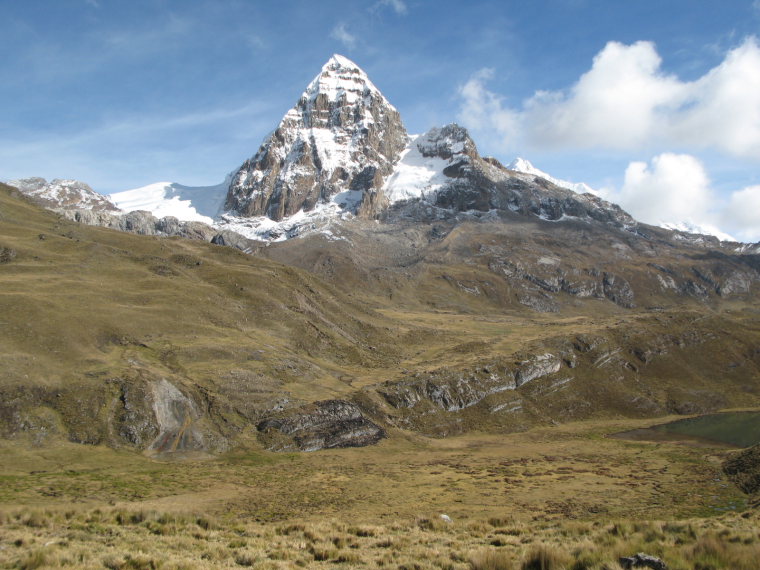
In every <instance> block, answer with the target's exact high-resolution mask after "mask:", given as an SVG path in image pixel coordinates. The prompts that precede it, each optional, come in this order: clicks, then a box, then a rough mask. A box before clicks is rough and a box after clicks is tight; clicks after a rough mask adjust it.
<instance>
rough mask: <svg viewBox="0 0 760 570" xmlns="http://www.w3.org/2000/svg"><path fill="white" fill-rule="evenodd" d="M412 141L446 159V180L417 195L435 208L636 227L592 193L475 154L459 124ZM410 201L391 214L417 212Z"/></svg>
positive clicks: (425, 152) (426, 153)
mask: <svg viewBox="0 0 760 570" xmlns="http://www.w3.org/2000/svg"><path fill="white" fill-rule="evenodd" d="M415 144H416V145H417V148H418V149H419V150H420V153H421V154H422V156H424V157H436V158H440V159H443V160H447V161H449V163H448V165H447V166H446V167H445V168H444V169H443V174H444V175H445V176H446V177H447V178H448V180H447V181H446V183H445V184H443V186H442V187H441V188H440V189H438V190H437V191H436V192H435V195H434V196H433V197H425V198H423V199H422V201H429V202H431V203H432V205H434V206H435V207H437V208H440V209H443V210H448V211H450V212H452V213H456V212H466V211H471V210H475V211H481V212H487V211H489V210H502V211H509V212H516V213H519V214H522V215H524V216H536V217H538V218H541V219H544V220H548V221H560V220H564V219H573V218H578V219H583V220H594V221H597V222H601V223H604V224H610V225H612V226H614V227H617V228H624V229H626V230H629V231H635V229H636V227H637V223H636V221H635V220H634V219H633V218H632V217H631V216H630V215H628V214H627V213H626V212H625V211H623V210H622V209H621V208H620V207H619V206H617V205H615V204H612V203H610V202H607V201H605V200H602V199H601V198H599V197H597V196H594V195H592V194H577V193H575V192H573V191H572V190H568V189H566V188H560V187H559V186H556V185H554V184H552V183H551V182H549V181H547V180H544V179H543V178H539V177H536V176H533V175H530V174H523V173H519V172H516V171H512V170H508V169H507V168H505V167H504V166H502V164H501V163H500V162H499V161H497V160H494V159H490V158H489V159H484V158H481V156H480V154H479V153H478V150H477V147H476V145H475V143H474V142H473V140H472V139H471V138H470V136H469V134H468V132H467V130H466V129H464V128H463V127H460V126H459V125H456V124H450V125H446V126H445V127H442V128H434V129H431V130H430V131H428V132H427V133H426V134H424V135H422V136H421V137H420V138H419V139H418V140H417V141H415ZM410 202H411V203H405V204H403V205H401V206H400V207H398V208H396V210H397V212H396V214H397V215H400V217H405V218H408V217H414V216H415V215H418V214H414V213H412V212H413V211H414V210H415V206H414V202H415V201H414V200H412V201H410ZM410 207H411V209H410ZM441 214H442V212H437V215H438V216H440V215H441ZM444 215H445V214H444ZM393 217H395V216H393V215H391V216H390V218H391V219H392V218H393Z"/></svg>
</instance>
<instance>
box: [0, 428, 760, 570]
mask: <svg viewBox="0 0 760 570" xmlns="http://www.w3.org/2000/svg"><path fill="white" fill-rule="evenodd" d="M662 421H664V420H663V419H659V420H657V421H655V420H651V419H650V420H607V421H603V420H600V421H587V422H579V423H570V424H565V425H559V426H555V427H548V428H540V429H534V430H531V431H528V432H525V433H517V434H508V435H491V434H488V435H485V434H470V435H468V436H462V437H454V438H449V439H443V440H431V439H425V438H421V437H419V436H414V435H410V434H408V433H405V432H404V433H402V432H398V433H395V434H393V437H391V438H390V439H388V440H385V441H383V442H382V443H381V444H380V445H378V446H375V447H370V448H362V449H342V450H333V451H321V452H316V453H311V454H273V453H268V452H263V451H259V450H250V451H237V452H233V453H229V454H227V455H223V456H220V457H215V458H205V459H201V458H184V460H182V461H162V462H158V461H154V460H151V459H148V458H146V457H142V456H139V455H135V454H134V453H131V452H125V451H113V450H110V449H107V448H101V447H87V446H79V445H74V444H61V445H57V446H53V445H48V446H45V447H37V448H34V447H30V446H29V445H28V443H27V442H16V443H8V442H4V443H2V450H1V451H2V455H3V457H4V461H3V468H2V473H1V474H0V477H1V478H0V567H2V568H42V567H71V568H103V567H106V568H159V567H160V568H177V569H178V568H225V567H245V566H249V567H256V568H296V567H333V566H334V567H341V568H353V567H357V568H363V567H367V568H380V567H384V568H474V569H478V568H534V567H535V568H541V567H542V566H541V565H540V564H539V565H531V564H532V563H533V562H536V561H537V560H540V559H543V560H544V562H545V563H544V566H543V567H544V568H573V569H582V568H589V569H591V568H596V569H599V570H601V569H603V568H608V569H615V568H617V567H618V566H617V563H616V561H617V560H618V558H619V557H620V556H632V555H633V554H635V553H637V552H646V553H648V554H652V555H655V556H659V557H661V558H662V559H663V560H665V561H666V562H667V563H668V567H669V568H676V569H678V568H683V569H686V568H689V569H691V568H700V569H704V570H706V569H708V568H715V569H718V568H748V569H749V568H756V560H758V559H760V533H758V523H760V516H758V512H757V510H756V509H752V508H751V507H748V501H747V497H746V496H745V495H742V494H741V492H740V491H739V490H738V489H737V488H736V487H735V486H734V485H733V484H731V482H730V481H728V480H726V478H725V476H724V475H723V473H722V471H721V468H720V464H721V462H722V460H723V459H724V458H725V457H726V456H727V454H730V453H731V452H730V450H727V449H725V448H717V447H693V446H687V445H680V444H677V443H649V442H640V441H638V442H633V441H625V440H620V439H614V438H608V437H606V436H607V435H609V434H611V433H615V432H618V431H622V430H627V429H632V428H637V427H643V426H647V425H651V424H653V423H661V422H662ZM441 515H446V516H447V517H448V518H450V519H451V522H448V521H447V520H444V518H442V516H441ZM537 564H538V563H537Z"/></svg>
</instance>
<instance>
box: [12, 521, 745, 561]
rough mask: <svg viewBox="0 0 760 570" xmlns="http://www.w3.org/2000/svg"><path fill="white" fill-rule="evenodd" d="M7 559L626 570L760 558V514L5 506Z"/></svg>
mask: <svg viewBox="0 0 760 570" xmlns="http://www.w3.org/2000/svg"><path fill="white" fill-rule="evenodd" d="M0 522H1V524H0V537H1V538H0V568H24V569H31V568H59V567H65V568H110V569H128V568H145V569H153V568H162V569H167V570H169V569H175V570H179V569H190V568H239V567H253V568H273V569H274V568H307V567H308V568H313V567H317V568H404V569H428V568H430V569H434V568H441V569H452V570H453V569H473V570H486V569H524V570H529V569H533V568H536V569H544V570H559V569H572V570H582V569H589V570H592V569H596V570H604V569H606V570H616V569H618V568H619V566H618V563H617V560H618V559H619V558H620V557H621V556H631V555H633V554H635V553H637V552H646V553H648V554H652V555H655V556H658V557H660V558H662V559H663V560H665V561H666V562H667V564H668V568H671V569H674V570H679V569H683V570H686V569H690V570H691V569H700V570H707V569H716V570H717V569H721V568H731V569H737V570H742V569H747V570H750V569H756V568H757V561H758V560H760V534H759V533H758V522H760V517H758V515H757V513H746V514H744V515H737V514H731V515H724V516H722V517H719V518H714V519H691V520H682V521H639V522H631V521H594V522H590V521H587V522H572V521H560V522H553V523H541V524H528V523H525V522H520V521H516V520H514V519H513V518H511V517H509V516H507V517H505V518H498V517H494V518H491V519H489V520H487V521H484V520H470V521H457V520H455V521H453V522H447V521H445V520H443V519H442V518H440V517H439V516H438V515H431V516H430V517H426V518H418V519H416V520H399V521H397V522H396V523H393V524H390V525H378V524H355V523H353V524H352V523H348V522H345V521H340V520H310V521H298V522H283V523H278V524H274V523H255V522H250V521H248V522H241V521H237V522H231V521H225V520H223V519H218V518H215V517H209V516H206V515H191V514H177V513H173V514H172V513H160V512H156V511H132V510H124V509H94V510H83V511H73V510H69V511H49V510H29V509H22V510H18V511H13V512H5V513H3V514H2V518H1V521H0Z"/></svg>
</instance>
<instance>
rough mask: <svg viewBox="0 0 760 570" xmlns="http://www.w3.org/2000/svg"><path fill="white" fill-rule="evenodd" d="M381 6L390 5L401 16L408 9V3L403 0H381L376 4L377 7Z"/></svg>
mask: <svg viewBox="0 0 760 570" xmlns="http://www.w3.org/2000/svg"><path fill="white" fill-rule="evenodd" d="M380 6H389V7H390V8H392V9H393V11H394V12H396V14H398V15H399V16H403V15H404V14H406V11H407V7H406V3H405V2H404V1H403V0H380V1H379V2H378V3H377V4H375V7H380Z"/></svg>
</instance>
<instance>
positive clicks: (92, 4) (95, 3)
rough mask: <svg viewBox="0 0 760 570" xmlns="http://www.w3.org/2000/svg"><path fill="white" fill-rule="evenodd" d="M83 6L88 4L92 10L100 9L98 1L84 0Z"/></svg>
mask: <svg viewBox="0 0 760 570" xmlns="http://www.w3.org/2000/svg"><path fill="white" fill-rule="evenodd" d="M84 3H85V4H89V5H90V6H92V7H93V8H100V4H99V3H98V0H84Z"/></svg>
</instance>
